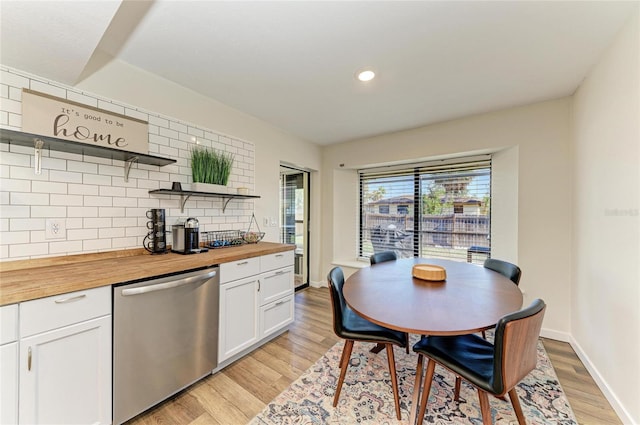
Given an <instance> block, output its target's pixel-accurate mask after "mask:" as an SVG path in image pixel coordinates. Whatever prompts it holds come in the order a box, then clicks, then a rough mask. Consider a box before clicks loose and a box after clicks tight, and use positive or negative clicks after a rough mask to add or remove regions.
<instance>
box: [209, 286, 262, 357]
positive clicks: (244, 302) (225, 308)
mask: <svg viewBox="0 0 640 425" xmlns="http://www.w3.org/2000/svg"><path fill="white" fill-rule="evenodd" d="M257 287H258V277H257V276H253V277H250V278H246V279H240V280H236V281H233V282H229V283H225V284H224V285H220V344H219V348H218V362H222V361H224V360H226V359H228V358H229V357H231V356H233V355H234V354H236V353H239V352H240V351H242V350H243V349H245V348H247V347H249V346H251V345H252V344H254V343H255V342H256V341H257V340H258V331H259V330H258V291H257Z"/></svg>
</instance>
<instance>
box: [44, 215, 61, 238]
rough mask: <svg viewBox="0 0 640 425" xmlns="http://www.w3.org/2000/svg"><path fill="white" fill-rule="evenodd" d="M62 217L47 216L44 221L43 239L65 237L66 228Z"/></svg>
mask: <svg viewBox="0 0 640 425" xmlns="http://www.w3.org/2000/svg"><path fill="white" fill-rule="evenodd" d="M65 224H66V223H65V219H63V218H48V219H47V220H46V221H45V231H44V238H45V239H65V238H66V237H67V228H66V225H65Z"/></svg>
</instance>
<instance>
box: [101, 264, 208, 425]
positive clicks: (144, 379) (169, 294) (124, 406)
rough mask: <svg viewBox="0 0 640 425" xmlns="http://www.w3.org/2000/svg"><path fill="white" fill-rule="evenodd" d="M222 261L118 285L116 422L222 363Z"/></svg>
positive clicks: (115, 292)
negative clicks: (151, 278)
mask: <svg viewBox="0 0 640 425" xmlns="http://www.w3.org/2000/svg"><path fill="white" fill-rule="evenodd" d="M219 292H220V285H219V273H218V267H210V268H207V269H204V270H199V271H195V272H189V273H184V274H179V275H175V276H169V277H163V278H159V279H154V280H148V281H143V282H137V283H131V284H123V285H120V286H114V287H113V423H114V424H121V423H123V422H125V421H126V420H128V419H131V418H132V417H134V416H136V415H138V414H139V413H141V412H143V411H145V410H147V409H148V408H149V407H151V406H153V405H155V404H157V403H159V402H161V401H162V400H164V399H166V398H167V397H169V396H171V395H172V394H175V393H176V392H178V391H180V390H181V389H183V388H185V387H187V386H189V385H190V384H192V383H194V382H195V381H197V380H199V379H200V378H202V377H204V376H206V375H208V374H210V373H211V371H212V370H213V369H214V368H215V367H216V366H217V364H218V300H219Z"/></svg>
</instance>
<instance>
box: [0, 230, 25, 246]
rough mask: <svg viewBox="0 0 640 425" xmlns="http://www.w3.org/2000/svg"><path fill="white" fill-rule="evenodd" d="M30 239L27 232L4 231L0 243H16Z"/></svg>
mask: <svg viewBox="0 0 640 425" xmlns="http://www.w3.org/2000/svg"><path fill="white" fill-rule="evenodd" d="M29 242H31V240H30V239H29V232H28V231H25V232H6V233H3V234H2V237H1V238H0V244H2V245H12V244H17V243H29Z"/></svg>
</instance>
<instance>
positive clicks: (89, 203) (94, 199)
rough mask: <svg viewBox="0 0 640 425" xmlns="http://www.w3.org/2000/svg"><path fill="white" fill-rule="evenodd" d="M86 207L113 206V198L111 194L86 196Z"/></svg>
mask: <svg viewBox="0 0 640 425" xmlns="http://www.w3.org/2000/svg"><path fill="white" fill-rule="evenodd" d="M84 206H85V207H111V206H113V198H112V197H110V196H85V197H84Z"/></svg>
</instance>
